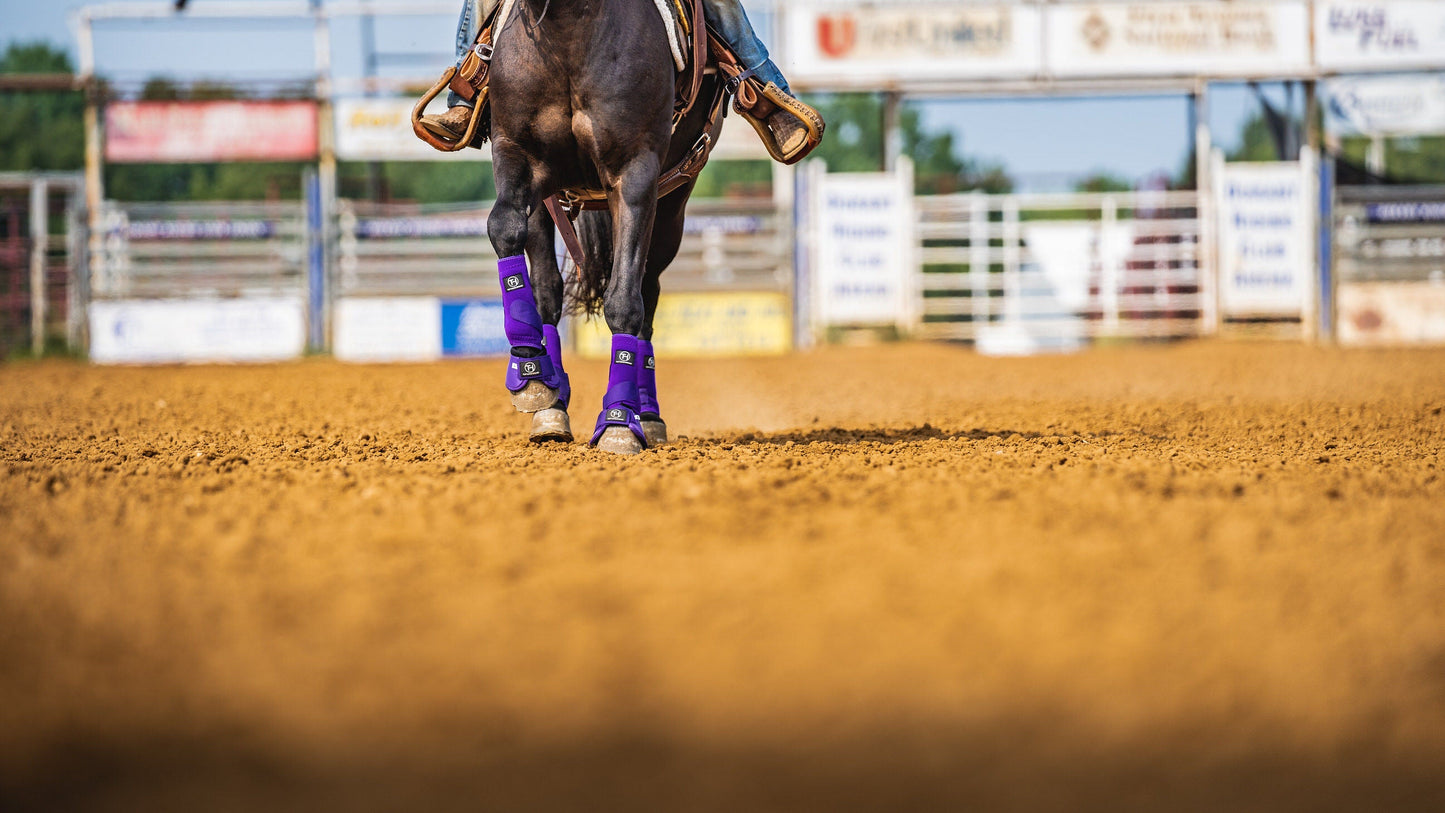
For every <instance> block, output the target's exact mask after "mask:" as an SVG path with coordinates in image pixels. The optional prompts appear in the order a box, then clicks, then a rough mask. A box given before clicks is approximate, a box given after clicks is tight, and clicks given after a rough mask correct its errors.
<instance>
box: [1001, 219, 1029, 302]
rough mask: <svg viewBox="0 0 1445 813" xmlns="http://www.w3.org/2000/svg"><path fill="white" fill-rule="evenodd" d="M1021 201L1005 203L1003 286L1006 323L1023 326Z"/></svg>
mask: <svg viewBox="0 0 1445 813" xmlns="http://www.w3.org/2000/svg"><path fill="white" fill-rule="evenodd" d="M1020 242H1021V239H1020V231H1019V200H1018V198H1017V197H1015V196H1013V195H1009V196H1008V197H1006V198H1004V202H1003V286H1004V293H1003V296H1004V300H1003V307H1004V321H1005V322H1008V323H1009V324H1012V325H1016V326H1019V325H1022V324H1023V317H1024V302H1023V297H1024V285H1023V269H1022V268H1021V266H1022V260H1023V252H1022V246H1021V245H1020Z"/></svg>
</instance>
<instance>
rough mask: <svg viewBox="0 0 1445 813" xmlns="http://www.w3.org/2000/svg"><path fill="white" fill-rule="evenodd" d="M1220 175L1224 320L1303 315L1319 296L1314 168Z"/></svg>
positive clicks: (1221, 170) (1262, 167)
mask: <svg viewBox="0 0 1445 813" xmlns="http://www.w3.org/2000/svg"><path fill="white" fill-rule="evenodd" d="M1216 167H1217V169H1218V171H1217V172H1216V173H1215V176H1216V178H1217V183H1218V190H1217V195H1218V201H1219V262H1220V292H1219V298H1220V306H1221V308H1222V310H1223V312H1224V314H1225V315H1226V316H1265V315H1279V316H1294V315H1302V314H1303V312H1304V309H1305V308H1306V306H1307V305H1308V302H1309V299H1310V296H1311V294H1312V292H1313V290H1314V275H1313V274H1312V271H1313V259H1314V252H1313V246H1312V238H1313V235H1314V213H1315V208H1316V207H1315V206H1314V205H1313V200H1312V199H1311V194H1310V191H1311V189H1312V188H1313V184H1311V183H1309V181H1308V179H1309V177H1310V176H1311V172H1310V168H1309V162H1298V163H1297V162H1293V161H1287V162H1270V163H1249V164H1224V163H1222V162H1219V163H1217V164H1216Z"/></svg>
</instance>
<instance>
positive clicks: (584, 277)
mask: <svg viewBox="0 0 1445 813" xmlns="http://www.w3.org/2000/svg"><path fill="white" fill-rule="evenodd" d="M577 236H578V237H580V238H581V240H582V254H583V256H582V257H580V258H577V273H576V274H574V275H572V277H571V279H569V280H568V282H567V288H568V290H567V293H568V297H567V298H568V300H569V301H570V306H569V311H570V312H571V313H574V314H586V315H588V316H596V315H597V314H599V313H601V312H602V300H603V298H604V297H605V295H606V293H607V281H608V280H609V279H611V278H612V215H611V214H610V213H608V212H606V211H603V210H596V211H584V212H582V213H581V215H580V216H579V217H578V218H577Z"/></svg>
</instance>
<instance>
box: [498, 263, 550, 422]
mask: <svg viewBox="0 0 1445 813" xmlns="http://www.w3.org/2000/svg"><path fill="white" fill-rule="evenodd" d="M497 272H498V273H497V276H498V278H499V281H500V282H501V285H502V312H503V320H504V321H503V324H504V327H505V328H506V331H507V341H508V342H510V343H511V345H512V358H511V360H510V361H509V362H508V363H507V389H508V390H509V391H510V392H511V393H512V405H513V406H515V407H516V408H517V409H519V410H521V411H522V412H539V411H541V410H544V409H548V408H550V407H552V406H555V405H556V403H557V396H558V394H559V391H560V390H561V389H562V384H563V381H562V373H561V370H560V369H558V368H557V367H555V366H554V364H553V361H552V359H551V357H549V355H548V353H547V350H546V341H545V339H544V335H545V334H544V330H543V325H542V316H541V315H540V314H539V313H537V300H536V299H534V298H533V297H532V279H531V277H530V275H529V274H528V273H527V258H526V257H522V256H516V257H505V258H503V259H502V260H501V261H500V262H498V263H497ZM559 349H560V348H559ZM519 350H531V351H535V355H533V354H528V353H519V352H518V351H519Z"/></svg>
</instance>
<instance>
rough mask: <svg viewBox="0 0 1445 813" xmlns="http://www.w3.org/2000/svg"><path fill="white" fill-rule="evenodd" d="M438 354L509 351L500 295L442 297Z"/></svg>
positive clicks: (503, 353) (489, 353) (451, 356)
mask: <svg viewBox="0 0 1445 813" xmlns="http://www.w3.org/2000/svg"><path fill="white" fill-rule="evenodd" d="M441 308H442V355H443V356H446V357H450V358H455V357H459V356H505V355H507V354H508V353H509V352H511V348H512V345H511V342H508V341H507V331H506V328H505V326H504V324H503V321H502V301H501V300H500V299H471V300H443V301H442V303H441Z"/></svg>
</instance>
